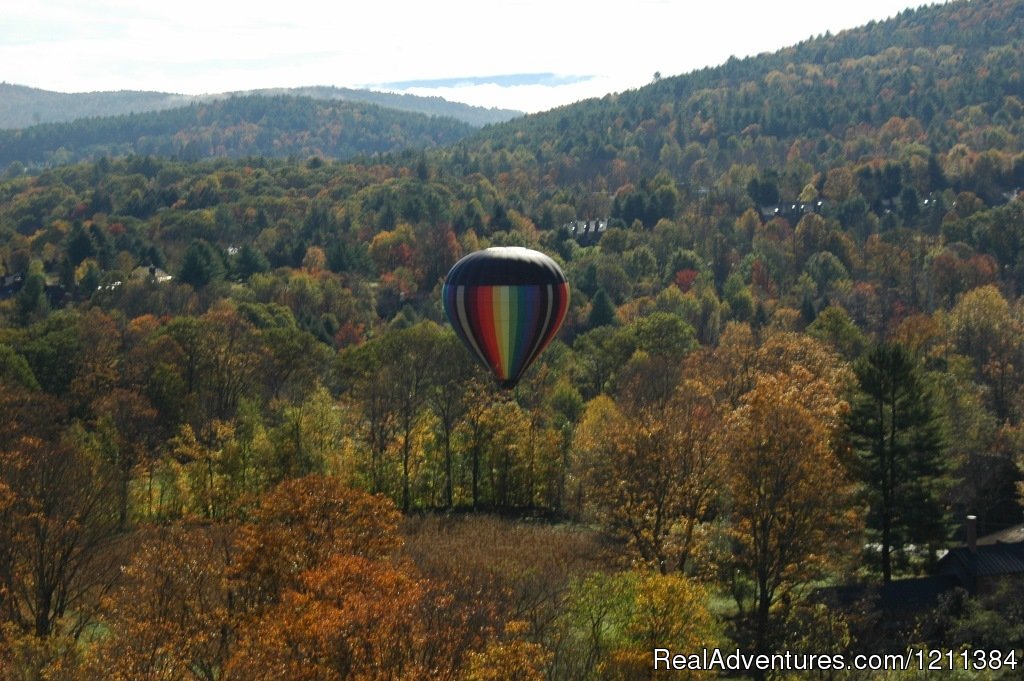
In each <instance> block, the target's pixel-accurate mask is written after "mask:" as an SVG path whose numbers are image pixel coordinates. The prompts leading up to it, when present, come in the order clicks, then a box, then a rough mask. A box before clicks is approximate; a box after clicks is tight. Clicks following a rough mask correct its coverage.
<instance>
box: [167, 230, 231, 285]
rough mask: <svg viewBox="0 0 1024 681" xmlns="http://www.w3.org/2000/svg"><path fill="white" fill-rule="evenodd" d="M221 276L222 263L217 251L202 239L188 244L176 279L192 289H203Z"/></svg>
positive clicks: (222, 272)
mask: <svg viewBox="0 0 1024 681" xmlns="http://www.w3.org/2000/svg"><path fill="white" fill-rule="evenodd" d="M223 276H224V261H223V259H222V258H221V256H220V253H219V252H217V249H215V248H214V247H213V246H211V245H210V243H209V242H207V241H204V240H202V239H196V240H195V241H193V242H192V243H191V244H189V247H188V249H187V250H186V251H185V257H184V259H183V260H182V263H181V269H180V270H179V271H178V279H180V280H181V281H183V282H185V283H186V284H190V285H191V286H192V287H194V288H203V287H204V286H206V285H207V284H209V283H211V282H213V281H216V280H218V279H221V278H223Z"/></svg>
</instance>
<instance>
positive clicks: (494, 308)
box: [442, 249, 569, 388]
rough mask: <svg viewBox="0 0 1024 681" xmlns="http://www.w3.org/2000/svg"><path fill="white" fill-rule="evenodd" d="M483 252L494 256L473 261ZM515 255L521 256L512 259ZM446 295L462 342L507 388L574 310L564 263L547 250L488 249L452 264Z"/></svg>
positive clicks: (448, 314)
mask: <svg viewBox="0 0 1024 681" xmlns="http://www.w3.org/2000/svg"><path fill="white" fill-rule="evenodd" d="M488 251H499V252H498V253H489V254H488ZM500 251H514V252H513V253H511V254H509V253H501V252H500ZM517 251H523V252H525V253H526V254H529V256H528V257H527V256H524V254H523V253H519V252H517ZM481 253H483V254H488V256H489V257H488V258H482V257H477V258H475V259H474V260H470V259H472V258H473V257H474V256H479V254H481ZM499 256H502V257H499ZM505 256H508V257H505ZM511 256H517V257H512V258H511V262H508V260H509V257H511ZM538 256H539V257H538ZM495 258H498V260H497V261H495V260H494V259H495ZM541 259H543V260H541ZM466 260H470V262H469V263H468V264H465V265H464V261H466ZM460 265H464V266H463V267H462V268H460ZM484 265H486V266H484ZM442 298H443V301H444V309H445V314H447V316H448V319H449V320H450V321H451V323H452V326H453V327H454V329H455V332H456V334H458V336H459V338H460V339H461V340H462V342H463V343H464V344H465V345H466V347H468V348H469V349H470V350H471V351H472V352H473V354H474V355H476V357H477V359H478V360H479V361H480V362H481V363H482V364H483V365H484V366H485V367H487V368H489V369H490V370H491V371H492V372H494V375H495V376H496V377H497V379H498V382H499V384H500V385H501V386H502V387H505V388H510V387H512V386H514V385H515V384H516V383H517V382H518V381H519V378H520V377H521V376H522V374H523V372H524V371H525V370H526V369H527V367H529V366H530V364H531V363H532V362H533V361H534V360H535V359H536V358H537V356H538V355H539V354H540V353H541V352H542V351H543V350H544V348H546V347H547V346H548V344H549V343H551V341H552V340H553V339H554V337H555V334H556V333H557V332H558V328H559V327H560V326H561V324H562V320H563V319H565V314H566V312H567V310H568V306H569V286H568V284H567V283H566V281H565V276H564V275H563V274H562V272H561V270H560V269H558V266H557V265H555V264H554V262H553V261H551V260H550V259H549V258H548V257H547V256H545V255H543V254H541V253H537V252H536V251H528V250H527V249H487V251H480V252H478V253H475V254H471V255H470V256H467V257H466V258H464V259H463V261H460V262H459V263H458V264H456V266H455V267H453V268H452V271H451V272H450V273H449V276H448V280H447V281H446V282H445V285H444V289H443V292H442Z"/></svg>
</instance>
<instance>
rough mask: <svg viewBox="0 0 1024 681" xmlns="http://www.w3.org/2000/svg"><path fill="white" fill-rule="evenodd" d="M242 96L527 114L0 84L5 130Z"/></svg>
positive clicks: (462, 117) (305, 93)
mask: <svg viewBox="0 0 1024 681" xmlns="http://www.w3.org/2000/svg"><path fill="white" fill-rule="evenodd" d="M240 95H259V96H282V95H283V96H295V97H310V98H313V99H323V100H331V101H348V102H365V103H369V104H376V105H378V106H382V107H385V108H389V109H395V110H398V111H405V112H410V113H421V114H426V115H427V116H446V117H449V118H454V119H456V120H458V121H462V122H464V123H468V124H469V125H472V126H474V127H482V126H485V125H490V124H492V123H502V122H505V121H508V120H511V119H513V118H516V117H518V116H522V115H523V114H522V112H520V111H512V110H509V109H496V108H491V109H486V108H483V107H477V106H470V105H468V104H462V103H459V102H449V101H448V100H446V99H443V98H441V97H420V96H417V95H403V94H394V93H389V92H375V91H372V90H354V89H350V88H338V87H329V86H311V87H299V88H270V89H262V90H248V91H238V92H224V93H218V94H209V95H181V94H174V93H168V92H153V91H142V90H120V91H116V92H77V93H65V92H53V91H50V90H41V89H38V88H33V87H27V86H24V85H13V84H11V83H0V130H2V129H7V130H10V129H20V128H27V127H30V126H33V125H38V124H40V123H65V122H69V121H74V120H77V119H79V118H94V117H105V116H121V115H127V114H139V113H147V112H151V111H165V110H167V109H174V108H177V107H181V106H187V105H189V104H194V103H202V102H210V101H213V100H218V99H226V98H228V97H232V96H240Z"/></svg>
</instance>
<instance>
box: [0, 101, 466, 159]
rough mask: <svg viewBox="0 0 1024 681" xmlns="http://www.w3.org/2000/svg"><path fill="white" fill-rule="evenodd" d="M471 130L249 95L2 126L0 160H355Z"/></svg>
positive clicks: (372, 110)
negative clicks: (133, 157) (154, 109)
mask: <svg viewBox="0 0 1024 681" xmlns="http://www.w3.org/2000/svg"><path fill="white" fill-rule="evenodd" d="M471 130H472V127H471V126H470V125H469V124H467V123H462V122H459V121H456V120H455V119H452V118H434V117H430V116H426V115H424V114H414V113H404V112H400V111H396V110H394V109H385V108H382V107H379V106H376V105H372V104H362V103H350V102H342V101H326V100H314V99H308V98H303V97H290V96H284V95H278V96H274V97H265V96H259V95H249V96H245V97H232V98H229V99H224V100H217V101H213V102H210V103H207V104H193V105H190V106H186V107H183V108H178V109H170V110H167V111H159V112H153V113H144V114H133V115H128V116H114V117H105V118H87V119H80V120H76V121H73V122H70V123H49V124H43V125H36V126H33V127H30V128H25V129H23V130H3V131H0V166H3V167H9V166H10V164H15V167H16V168H24V167H26V166H28V167H32V166H49V165H55V164H62V163H71V162H76V161H81V160H86V159H97V158H100V157H110V156H125V155H147V154H153V155H158V156H165V157H172V156H173V157H177V158H181V159H183V160H185V161H198V160H200V159H204V158H218V157H230V158H238V157H242V156H269V157H286V156H297V157H300V158H308V157H310V156H326V157H330V158H337V159H349V158H353V157H355V156H359V155H365V156H373V155H375V154H382V153H387V152H393V151H402V150H405V149H428V148H431V147H435V146H439V145H447V144H452V143H453V142H455V141H456V140H458V139H460V138H462V137H465V136H466V135H468V134H469V133H470V132H471Z"/></svg>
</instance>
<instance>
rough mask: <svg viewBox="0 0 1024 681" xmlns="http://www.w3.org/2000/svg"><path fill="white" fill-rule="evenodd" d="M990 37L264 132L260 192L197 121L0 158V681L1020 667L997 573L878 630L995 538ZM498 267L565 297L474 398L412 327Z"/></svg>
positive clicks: (802, 48) (958, 26) (1010, 494)
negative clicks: (449, 121)
mask: <svg viewBox="0 0 1024 681" xmlns="http://www.w3.org/2000/svg"><path fill="white" fill-rule="evenodd" d="M1022 26H1024V2H1020V1H1019V0H974V1H972V2H952V3H948V4H946V5H942V6H936V7H926V8H922V9H919V10H917V11H912V12H905V13H904V14H902V15H900V16H899V17H897V18H895V19H893V20H891V21H887V22H882V23H875V24H872V25H870V26H866V27H863V28H861V29H857V30H854V31H849V32H844V33H842V34H840V35H836V36H822V37H819V38H815V39H811V40H808V41H806V42H805V43H802V44H800V45H798V46H795V47H792V48H788V49H785V50H782V51H780V52H778V53H776V54H772V55H762V56H760V57H757V58H751V59H745V60H733V61H730V62H729V63H727V64H725V65H722V66H720V67H717V68H709V69H705V70H703V71H700V72H696V73H692V74H687V75H681V76H676V77H672V78H664V79H661V80H659V81H657V82H655V83H652V84H651V85H649V86H647V87H644V88H641V89H639V90H636V91H632V92H627V93H623V94H620V95H615V96H613V95H609V96H608V97H605V98H603V99H600V100H592V101H587V102H583V103H580V104H577V105H574V106H570V107H564V108H561V109H557V110H554V111H551V112H548V113H544V114H539V115H534V116H527V117H525V118H523V119H518V120H516V121H512V122H510V123H506V124H502V125H496V126H491V127H488V128H486V129H484V130H482V131H478V132H476V133H473V134H471V135H470V136H468V137H465V138H462V139H460V141H458V142H453V143H449V142H448V140H447V139H442V138H432V144H431V148H430V149H429V150H427V151H419V150H417V151H404V152H394V153H381V154H378V155H375V156H373V157H372V158H371V157H367V156H365V155H364V156H362V157H359V158H352V159H347V160H335V159H332V158H329V156H331V155H332V154H331V153H329V152H328V151H327V150H326V146H325V145H326V142H324V141H322V140H320V139H319V138H317V137H315V136H316V135H317V134H318V131H319V130H322V129H324V128H321V127H318V125H319V123H320V122H321V119H319V118H317V116H316V115H315V112H319V111H321V110H322V109H321V107H323V106H324V105H323V104H320V103H315V104H314V103H312V102H307V103H305V104H301V105H300V103H299V102H302V100H289V101H295V102H296V103H294V104H289V105H288V106H294V107H295V112H296V113H295V116H296V120H295V122H294V124H293V125H292V124H290V125H289V126H281V127H280V128H279V129H277V130H276V131H274V132H273V133H271V132H270V129H267V132H268V134H269V135H270V136H269V137H268V138H267V140H266V144H264V143H263V142H260V148H261V149H262V148H265V147H266V145H270V146H271V147H273V146H274V145H275V144H277V145H284V144H285V143H286V141H288V143H291V144H295V145H298V150H297V151H295V152H289V153H290V154H291V155H292V156H293V157H292V158H271V157H270V156H271V154H270V153H267V152H251V154H252V155H247V156H245V157H242V158H219V159H205V160H197V161H192V160H188V158H186V154H184V153H183V149H184V148H185V147H186V146H187V145H188V144H190V143H196V144H201V145H205V146H204V147H203V152H204V153H206V151H207V150H208V149H214V148H216V146H217V145H218V144H224V145H225V148H226V142H223V138H224V136H227V137H229V138H234V137H242V138H244V137H246V136H247V135H248V136H253V135H256V137H258V134H257V132H256V131H251V132H246V131H248V130H249V128H248V127H247V125H248V124H247V123H241V122H238V123H236V124H229V123H228V121H230V120H231V118H230V117H231V116H232V115H234V114H232V113H231V111H232V109H231V108H230V107H231V106H233V105H232V104H231V103H230V102H225V103H222V104H220V105H218V106H220V108H219V109H217V108H216V107H214V108H213V109H210V110H209V111H211V112H212V113H209V114H205V115H208V116H210V117H211V122H210V128H209V130H211V131H213V130H216V131H218V132H217V133H216V134H217V135H220V136H221V137H216V136H215V135H214V133H213V132H210V134H209V135H208V136H207V137H202V136H201V135H200V134H199V133H198V132H196V133H192V134H193V135H195V136H194V137H193V138H191V139H186V138H180V139H179V138H176V137H175V138H171V139H170V140H169V141H166V142H161V144H169V145H171V146H170V147H167V148H162V147H161V148H158V147H153V148H148V149H139V150H137V151H136V153H133V154H131V155H128V156H125V157H121V158H113V157H109V158H108V157H106V156H102V157H98V158H96V159H95V160H91V161H89V162H86V163H70V164H66V165H56V166H54V167H50V168H46V169H38V170H34V171H30V172H24V168H14V169H12V170H9V171H8V174H7V176H6V178H5V179H4V180H3V181H2V182H0V263H2V266H3V275H4V278H3V281H2V285H3V288H2V290H0V296H2V300H0V315H2V319H3V325H2V327H0V385H2V390H0V411H2V413H3V415H4V418H2V419H0V618H2V621H3V627H2V628H0V679H4V681H6V679H7V678H11V679H14V678H18V679H20V678H37V677H40V676H42V675H49V676H51V677H55V678H56V677H58V676H59V677H60V678H67V679H88V678H95V677H97V676H98V675H102V676H104V677H106V678H115V679H118V678H123V679H136V678H156V677H161V678H185V679H192V678H195V679H213V680H216V679H258V678H268V677H271V678H282V679H290V678H325V679H342V678H402V679H425V678H427V679H461V680H464V681H469V680H484V679H499V678H500V679H506V678H519V679H573V680H582V679H645V678H650V676H651V670H652V664H653V658H652V650H653V648H655V647H662V648H669V649H671V650H672V651H673V652H674V653H692V652H695V651H700V650H701V649H703V648H715V647H720V648H722V649H724V650H727V651H733V650H735V649H736V648H737V647H738V648H740V649H742V650H743V651H746V652H751V653H753V652H758V653H770V652H773V651H783V650H788V651H793V652H796V653H815V654H847V655H849V656H850V657H852V655H853V654H854V653H880V652H883V651H888V652H905V651H906V650H907V648H908V646H911V645H914V646H919V647H920V648H919V649H925V650H935V651H937V650H962V649H963V648H964V647H965V646H966V647H972V648H975V649H984V650H986V651H999V655H1000V660H1001V661H1010V660H1013V661H1014V664H1021V663H1022V662H1024V660H1022V659H1021V656H1022V655H1024V634H1022V632H1024V614H1022V611H1021V608H1020V603H1021V598H1020V596H1021V594H1022V593H1024V584H1022V582H1021V581H1020V575H1016V576H1012V575H1011V576H1010V577H1008V578H1006V579H1005V580H1003V581H1001V582H999V584H998V585H995V586H993V587H992V588H991V589H990V590H988V591H985V590H982V591H981V592H980V593H979V594H976V595H974V596H971V597H968V596H967V595H966V592H964V591H962V590H960V591H957V590H953V589H952V588H951V587H948V582H947V581H942V580H939V581H937V582H914V583H912V584H928V585H931V586H929V588H931V587H932V586H934V585H935V584H941V585H943V586H942V587H941V589H939V588H937V589H936V590H935V593H931V592H929V594H928V597H927V598H926V597H923V596H921V594H922V593H923V591H922V590H917V591H914V593H915V594H916V596H915V598H918V597H920V601H914V602H913V603H911V602H910V600H898V601H897V605H898V607H897V608H896V609H895V611H894V609H893V607H892V605H893V602H892V601H889V602H885V601H884V600H883V601H880V600H878V599H879V598H880V597H882V596H884V594H885V593H900V592H899V589H900V585H901V584H903V585H906V584H908V582H906V581H905V580H908V579H912V578H916V577H921V576H924V575H929V574H935V573H936V572H939V571H941V570H942V569H944V566H948V560H949V559H948V558H942V556H943V554H944V552H945V551H946V550H947V549H950V548H951V547H955V546H957V545H959V544H962V543H963V538H964V536H965V535H964V530H963V523H964V518H965V516H966V515H968V514H971V515H974V516H976V517H977V521H978V527H979V533H980V534H987V533H988V532H990V531H995V530H1000V529H1003V528H1007V527H1011V526H1014V525H1015V524H1018V523H1020V522H1021V520H1022V513H1021V496H1022V491H1024V489H1022V484H1021V482H1022V480H1024V474H1022V473H1024V300H1022V298H1021V293H1022V290H1024V254H1022V248H1024V200H1022V199H1021V198H1020V195H1019V192H1020V189H1021V187H1024V146H1022V145H1024V128H1022V123H1021V119H1022V113H1024V102H1022V99H1024V92H1022V84H1021V69H1022V64H1024V54H1021V51H1022V40H1021V39H1022V36H1021V30H1022V28H1021V27H1022ZM233 101H234V105H237V106H241V107H248V108H250V109H251V108H253V107H258V106H265V103H263V102H264V100H250V99H247V98H246V99H240V100H233ZM307 104H308V105H310V106H312V107H313V108H312V109H310V108H307ZM198 111H200V109H199V108H196V109H194V110H193V112H194V113H195V112H198ZM203 111H206V110H205V109H204V110H203ZM161 115H165V114H161ZM173 115H183V114H173ZM352 115H353V116H356V115H357V114H356V113H353V114H352ZM358 115H362V114H358ZM303 116H308V117H307V118H303ZM310 117H311V118H310ZM135 119H139V120H140V121H143V120H149V119H147V118H145V117H133V118H131V119H126V120H127V121H128V122H129V123H130V124H132V125H134V124H136V123H133V122H132V121H134V120H135ZM214 121H216V122H217V124H216V125H213V122H214ZM313 123H316V124H317V125H313ZM435 123H436V121H435ZM97 124H98V123H97ZM140 125H141V123H140ZM453 125H454V124H453ZM328 127H329V126H328ZM55 129H56V128H55ZM140 129H141V128H140ZM394 129H395V132H394V134H395V135H400V134H401V135H408V134H410V133H409V132H407V131H400V130H399V129H398V127H397V126H395V128H394ZM428 129H430V128H425V129H424V130H428ZM453 129H454V128H453ZM195 130H198V128H197V129H195ZM55 134H56V133H55ZM142 134H144V135H146V136H149V135H148V133H142ZM247 153H248V152H247ZM224 155H225V156H231V154H230V153H225V154H224ZM295 157H298V158H295ZM584 222H585V223H586V230H584V229H583V228H582V226H583V224H584ZM598 225H600V227H598ZM494 245H523V246H529V247H532V248H536V249H539V250H542V251H544V252H546V253H548V254H550V255H551V256H552V257H554V258H555V259H557V260H558V262H559V263H560V264H561V266H562V268H563V269H564V271H565V274H566V275H567V277H568V279H569V282H570V288H571V300H570V307H569V313H568V317H567V320H566V323H565V325H564V327H563V329H562V332H561V334H560V335H559V338H558V340H556V341H555V342H554V343H553V344H552V346H550V347H549V348H548V350H547V351H546V352H545V354H544V355H543V356H542V358H541V359H540V361H539V362H538V363H537V364H536V365H535V366H533V367H531V368H530V369H529V370H528V371H527V373H526V375H525V377H524V379H523V381H522V382H521V383H520V385H519V386H518V387H517V388H516V389H515V390H513V391H502V390H499V389H497V388H496V386H495V384H494V381H493V380H492V379H491V377H490V376H489V375H487V374H486V373H485V372H484V371H483V370H482V369H480V368H479V367H477V366H476V365H475V364H473V362H472V360H471V355H470V354H469V353H468V352H466V350H465V349H464V348H462V347H461V346H460V345H459V342H458V339H457V338H456V336H455V334H454V333H453V331H452V329H451V328H450V326H449V325H447V324H446V323H445V322H444V317H443V313H442V306H441V300H440V291H441V284H442V282H443V279H444V276H445V274H446V272H447V271H448V270H449V268H450V267H451V266H452V265H453V264H454V263H455V262H456V261H457V260H458V259H459V258H460V257H461V256H463V255H465V254H467V253H470V252H472V251H475V250H477V249H479V248H483V247H486V246H494ZM943 561H947V562H943ZM831 587H842V588H838V589H832V590H831V591H829V588H831ZM939 591H944V593H941V594H940V593H939ZM824 593H832V594H837V593H838V594H839V595H840V596H844V595H845V598H846V601H845V602H844V600H843V598H839V600H838V601H836V600H831V601H829V600H827V599H826V598H825V597H824V596H823V595H822V594H824ZM849 594H855V595H856V596H857V598H852V597H850V596H849ZM860 597H863V598H860ZM929 598H930V600H929ZM883 606H885V607H883ZM943 659H945V658H943ZM986 659H988V660H991V659H992V658H991V657H990V658H986ZM8 670H12V671H8ZM659 673H661V672H659ZM943 673H944V674H948V678H954V679H956V678H971V679H979V678H980V679H995V678H1007V679H1009V678H1016V677H1017V676H1018V675H1019V671H1017V670H1016V669H1015V668H1011V667H1009V666H1004V667H1003V668H1002V669H1001V670H999V671H994V672H993V671H985V672H981V673H975V672H973V671H968V672H964V671H960V672H951V671H945V672H943ZM5 674H6V676H5ZM717 675H718V674H717V673H715V672H706V673H705V672H700V673H696V672H695V673H693V674H692V675H691V677H689V678H714V677H716V676H717ZM733 676H734V677H735V675H733ZM740 676H745V677H746V678H773V679H775V678H780V679H781V678H786V679H791V678H793V679H795V678H830V679H849V680H851V681H852V680H854V679H861V678H866V677H865V676H864V675H863V673H862V672H856V671H852V670H850V669H848V668H847V669H846V670H839V671H836V670H828V671H827V672H826V671H822V672H821V673H820V675H815V674H803V675H797V674H795V673H794V674H792V675H782V674H779V675H771V674H767V675H766V674H764V673H761V672H758V671H757V670H749V671H748V673H746V674H741V675H740ZM681 678H686V677H681ZM871 678H875V677H871ZM878 678H886V679H911V678H919V677H918V676H917V675H916V671H912V672H907V673H904V672H892V673H890V674H888V675H886V676H884V677H878ZM944 678H945V677H944Z"/></svg>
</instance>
